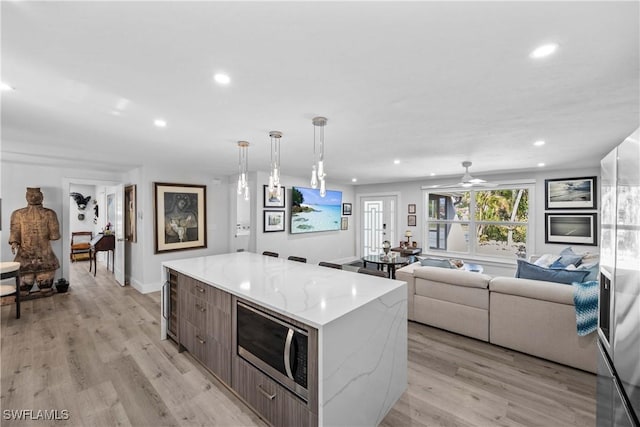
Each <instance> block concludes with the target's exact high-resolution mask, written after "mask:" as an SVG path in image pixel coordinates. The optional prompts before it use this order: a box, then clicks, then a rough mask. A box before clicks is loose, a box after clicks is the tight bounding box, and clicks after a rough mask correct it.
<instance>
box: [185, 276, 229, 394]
mask: <svg viewBox="0 0 640 427" xmlns="http://www.w3.org/2000/svg"><path fill="white" fill-rule="evenodd" d="M178 282H179V285H178V286H179V289H180V296H179V301H180V302H179V305H180V318H179V329H180V344H181V345H182V346H183V347H184V348H186V349H187V351H189V352H190V353H191V354H193V356H194V357H195V358H196V359H198V361H200V363H202V364H203V365H204V366H206V367H207V368H208V369H209V370H210V371H211V372H213V373H214V374H215V375H216V376H217V377H218V378H219V379H220V380H221V381H223V382H224V383H226V384H231V295H230V294H229V293H227V292H224V291H222V290H220V289H217V288H214V287H211V286H209V285H207V284H205V283H202V282H200V281H198V280H196V279H193V278H191V277H188V276H185V275H182V274H180V275H179V276H178Z"/></svg>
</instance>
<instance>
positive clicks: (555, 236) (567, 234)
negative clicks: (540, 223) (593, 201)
mask: <svg viewBox="0 0 640 427" xmlns="http://www.w3.org/2000/svg"><path fill="white" fill-rule="evenodd" d="M544 220H545V221H544V230H545V243H562V244H572V245H591V246H596V245H597V236H596V232H597V229H598V214H597V213H584V214H581V213H546V214H545V215H544Z"/></svg>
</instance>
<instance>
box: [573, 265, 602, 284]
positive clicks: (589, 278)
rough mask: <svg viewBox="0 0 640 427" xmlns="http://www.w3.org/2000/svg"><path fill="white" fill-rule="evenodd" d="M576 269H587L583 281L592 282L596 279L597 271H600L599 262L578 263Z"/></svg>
mask: <svg viewBox="0 0 640 427" xmlns="http://www.w3.org/2000/svg"><path fill="white" fill-rule="evenodd" d="M578 270H582V271H588V272H589V274H587V277H586V278H585V279H584V281H585V282H592V281H594V280H598V273H600V263H599V262H595V263H593V264H585V263H582V264H580V267H578Z"/></svg>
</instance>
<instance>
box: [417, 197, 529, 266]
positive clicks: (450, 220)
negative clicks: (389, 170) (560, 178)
mask: <svg viewBox="0 0 640 427" xmlns="http://www.w3.org/2000/svg"><path fill="white" fill-rule="evenodd" d="M529 194H530V191H529V188H528V187H510V188H500V189H479V190H467V189H461V190H452V191H435V190H434V191H431V192H427V193H426V199H427V206H428V218H427V224H426V227H427V235H428V242H429V250H430V251H442V252H455V253H467V254H470V255H483V256H490V257H507V258H513V257H514V256H515V255H516V253H517V252H519V251H521V250H522V249H526V245H527V236H528V234H529V232H530V230H529ZM523 246H524V248H523Z"/></svg>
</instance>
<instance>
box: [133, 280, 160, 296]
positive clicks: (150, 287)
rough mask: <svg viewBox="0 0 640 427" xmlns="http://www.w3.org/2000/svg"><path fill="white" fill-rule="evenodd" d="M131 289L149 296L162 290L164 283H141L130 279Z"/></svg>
mask: <svg viewBox="0 0 640 427" xmlns="http://www.w3.org/2000/svg"><path fill="white" fill-rule="evenodd" d="M130 280H131V282H130V284H131V287H132V288H133V289H135V290H136V291H138V292H140V293H141V294H149V293H151V292H157V291H160V290H162V283H140V282H139V281H137V280H135V279H130Z"/></svg>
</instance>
